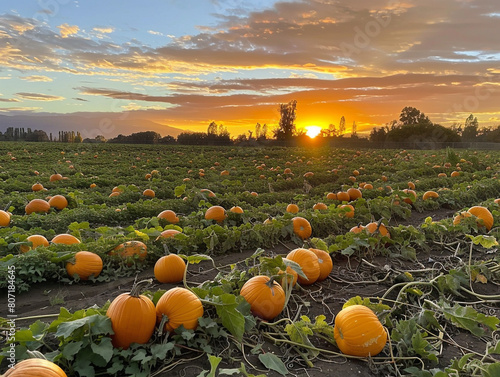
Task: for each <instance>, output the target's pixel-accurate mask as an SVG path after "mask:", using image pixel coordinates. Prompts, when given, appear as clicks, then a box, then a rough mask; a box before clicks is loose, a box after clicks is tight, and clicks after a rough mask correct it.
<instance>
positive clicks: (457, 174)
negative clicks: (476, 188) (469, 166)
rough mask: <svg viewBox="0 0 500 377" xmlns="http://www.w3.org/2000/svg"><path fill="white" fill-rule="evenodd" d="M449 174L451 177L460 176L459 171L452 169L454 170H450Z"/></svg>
mask: <svg viewBox="0 0 500 377" xmlns="http://www.w3.org/2000/svg"><path fill="white" fill-rule="evenodd" d="M450 176H452V177H459V176H460V172H458V171H456V170H454V171H452V172H451V174H450Z"/></svg>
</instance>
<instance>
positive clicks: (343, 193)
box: [337, 191, 351, 202]
mask: <svg viewBox="0 0 500 377" xmlns="http://www.w3.org/2000/svg"><path fill="white" fill-rule="evenodd" d="M337 200H340V201H341V202H348V201H349V200H351V197H350V196H349V194H348V193H347V192H346V191H339V192H337Z"/></svg>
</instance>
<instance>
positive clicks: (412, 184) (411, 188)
mask: <svg viewBox="0 0 500 377" xmlns="http://www.w3.org/2000/svg"><path fill="white" fill-rule="evenodd" d="M408 188H409V189H410V190H415V183H413V182H408Z"/></svg>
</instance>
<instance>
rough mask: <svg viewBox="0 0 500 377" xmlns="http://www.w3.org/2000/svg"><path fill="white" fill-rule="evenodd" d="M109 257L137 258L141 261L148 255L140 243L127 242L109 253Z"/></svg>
mask: <svg viewBox="0 0 500 377" xmlns="http://www.w3.org/2000/svg"><path fill="white" fill-rule="evenodd" d="M109 255H118V256H120V257H121V258H123V259H128V258H137V259H138V260H139V261H143V260H144V259H146V256H147V255H148V247H147V246H146V245H145V244H144V243H143V242H141V241H127V242H124V243H122V244H120V245H118V246H116V247H115V248H114V249H113V250H111V251H110V252H109ZM136 256H137V257H136Z"/></svg>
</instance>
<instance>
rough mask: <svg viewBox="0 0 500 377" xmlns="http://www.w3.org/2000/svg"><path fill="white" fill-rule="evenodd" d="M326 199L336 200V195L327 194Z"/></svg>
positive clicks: (332, 193)
mask: <svg viewBox="0 0 500 377" xmlns="http://www.w3.org/2000/svg"><path fill="white" fill-rule="evenodd" d="M326 198H327V199H329V200H337V194H335V193H334V192H329V193H328V194H326Z"/></svg>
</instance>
